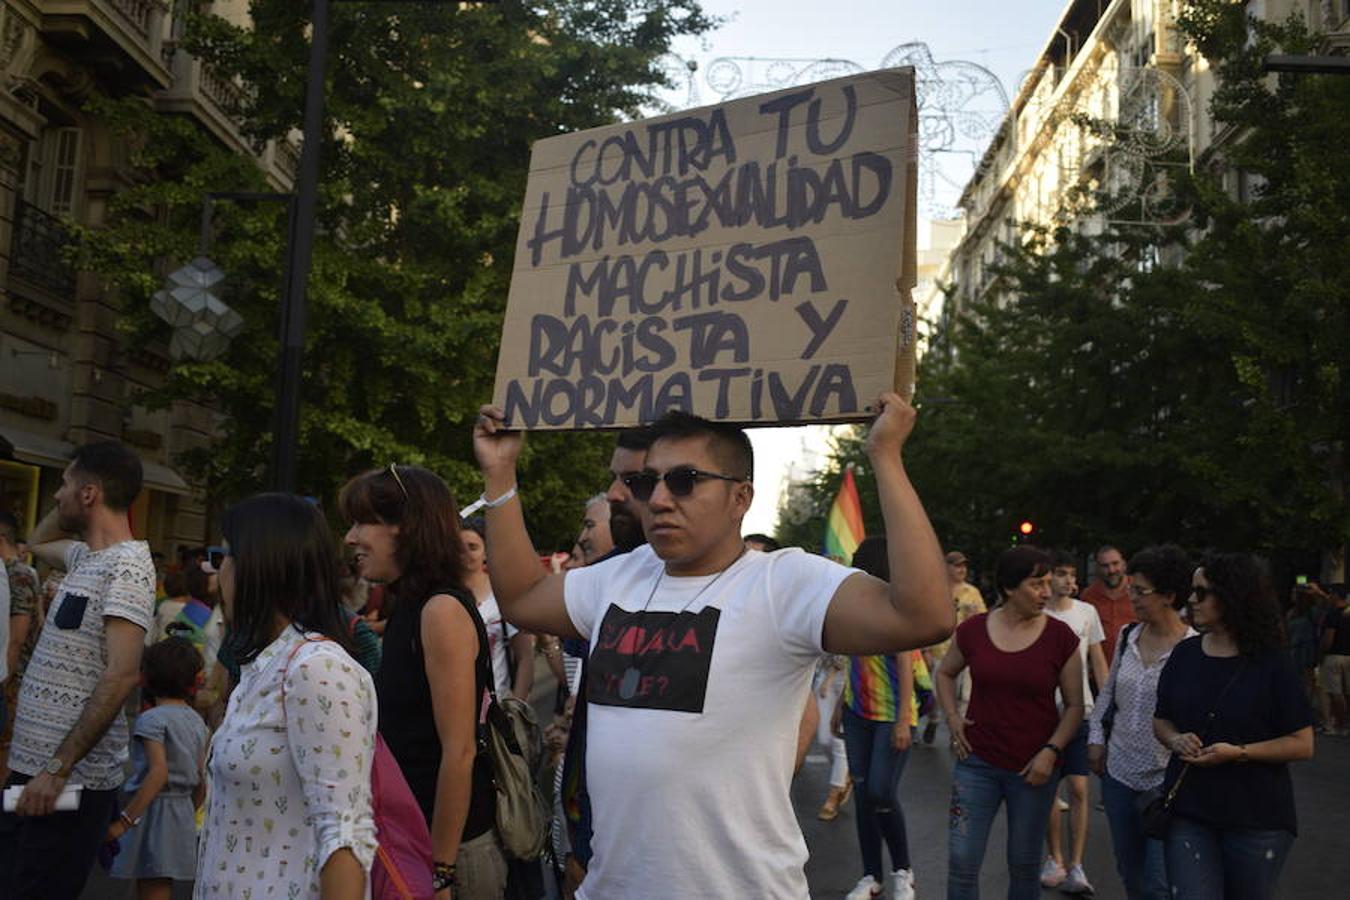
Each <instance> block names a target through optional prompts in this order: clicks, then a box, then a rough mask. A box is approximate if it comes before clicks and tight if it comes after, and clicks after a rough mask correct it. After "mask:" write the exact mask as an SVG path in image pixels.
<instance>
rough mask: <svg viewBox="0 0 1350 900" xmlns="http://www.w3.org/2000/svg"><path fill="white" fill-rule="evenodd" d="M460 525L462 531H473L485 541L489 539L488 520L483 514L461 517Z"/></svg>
mask: <svg viewBox="0 0 1350 900" xmlns="http://www.w3.org/2000/svg"><path fill="white" fill-rule="evenodd" d="M459 527H460V530H461V531H472V532H473V533H474V534H476V535H478V536H479V537H480V538H482V539H483V540H484V541H486V540H487V520H486V519H484V518H483V517H482V516H470V517H469V518H467V519H461V520H460V522H459Z"/></svg>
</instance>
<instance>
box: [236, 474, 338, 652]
mask: <svg viewBox="0 0 1350 900" xmlns="http://www.w3.org/2000/svg"><path fill="white" fill-rule="evenodd" d="M221 531H222V532H223V533H224V535H225V541H226V543H227V544H228V545H229V555H230V558H231V559H232V560H233V561H234V604H233V607H234V608H233V610H232V611H231V615H230V619H231V622H230V634H231V639H230V644H231V649H232V650H234V652H235V656H236V659H238V661H239V662H240V663H241V664H243V663H250V662H252V661H253V660H254V659H256V658H257V656H258V654H259V653H261V652H262V651H263V650H265V649H266V648H267V646H268V645H269V644H270V643H272V641H273V640H274V639H275V638H276V633H275V628H276V620H277V616H283V617H285V618H287V619H289V620H290V621H291V624H292V626H293V627H295V628H296V629H298V630H300V631H316V632H318V633H319V634H322V635H323V636H324V637H327V638H329V639H330V640H333V641H336V642H337V643H338V645H340V646H341V647H342V648H343V649H345V650H347V651H348V652H349V653H350V652H352V649H353V648H352V645H351V638H350V637H349V635H348V633H347V623H346V621H345V619H344V618H343V616H342V614H341V612H340V611H339V605H340V604H341V602H342V589H341V586H340V585H339V583H338V555H337V548H336V547H335V546H334V541H333V533H332V531H331V529H329V527H328V522H327V521H325V520H324V517H323V513H322V512H320V511H319V508H318V507H317V506H315V505H314V504H313V503H310V502H309V501H308V500H306V499H304V498H303V497H297V496H295V495H294V494H258V495H256V496H253V497H250V498H248V499H247V500H244V501H243V502H241V503H239V504H237V505H235V506H233V507H231V508H230V509H228V510H226V512H225V517H224V519H223V520H222V522H221Z"/></svg>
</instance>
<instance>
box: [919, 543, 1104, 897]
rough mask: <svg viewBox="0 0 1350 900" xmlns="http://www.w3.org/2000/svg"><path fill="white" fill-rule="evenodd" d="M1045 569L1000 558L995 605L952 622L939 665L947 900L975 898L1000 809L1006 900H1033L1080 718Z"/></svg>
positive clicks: (1079, 684) (1031, 551) (1009, 553)
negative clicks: (949, 767)
mask: <svg viewBox="0 0 1350 900" xmlns="http://www.w3.org/2000/svg"><path fill="white" fill-rule="evenodd" d="M1050 565H1051V557H1050V554H1048V553H1046V552H1045V551H1044V550H1041V549H1039V548H1036V547H1032V546H1030V545H1028V544H1023V545H1022V546H1020V547H1014V548H1012V549H1011V550H1006V551H1004V553H1003V555H1002V556H1000V557H999V560H998V566H997V568H996V569H995V574H994V577H995V580H996V583H997V585H998V590H999V594H1000V595H1001V598H1002V602H1001V603H1000V604H999V605H998V606H997V607H996V608H995V609H993V610H992V611H990V612H987V613H981V614H979V615H976V616H972V617H970V618H969V619H966V621H964V622H962V623H961V624H960V625H958V626H957V628H956V636H955V639H954V640H953V641H952V646H951V649H949V650H948V651H947V654H946V655H945V656H944V657H943V658H942V662H941V664H939V666H938V677H937V694H938V700H939V701H940V702H941V703H942V710H943V712H944V713H945V714H946V716H947V725H948V727H950V728H951V732H952V752H953V753H955V754H956V759H957V763H956V767H955V769H954V771H953V773H952V800H951V816H950V818H949V820H948V826H947V854H948V857H947V897H948V900H973V898H976V897H978V896H979V894H980V866H981V865H982V864H983V862H984V852H985V847H986V845H987V843H988V841H989V829H990V828H991V827H992V826H993V823H994V817H995V816H996V815H997V814H998V808H999V806H1000V805H1004V804H1006V805H1007V808H1008V898H1009V900H1036V898H1039V897H1040V896H1041V881H1040V871H1041V841H1042V838H1043V836H1044V834H1045V829H1046V825H1047V824H1048V823H1049V821H1050V804H1051V803H1053V802H1054V800H1055V786H1056V785H1057V784H1058V783H1059V775H1058V772H1059V764H1060V757H1061V756H1062V755H1063V753H1064V747H1065V746H1066V745H1067V744H1068V742H1069V741H1070V740H1071V739H1072V738H1073V736H1074V735H1075V734H1076V733H1077V732H1078V726H1079V725H1080V724H1081V723H1082V721H1083V662H1082V659H1081V657H1080V656H1079V653H1078V635H1077V634H1075V633H1074V631H1073V629H1072V628H1070V627H1069V626H1068V625H1065V624H1064V623H1063V622H1061V621H1060V620H1058V619H1056V618H1053V617H1051V616H1048V615H1046V612H1045V609H1046V606H1047V604H1048V603H1049V601H1050ZM967 666H969V668H970V682H971V684H970V706H969V707H968V708H967V710H966V714H965V715H964V716H963V715H962V714H961V712H960V709H959V708H958V706H957V696H956V677H957V676H958V675H960V674H961V672H962V671H963V670H964V669H965V668H966V667H967ZM1056 689H1058V690H1059V691H1060V693H1061V695H1062V697H1063V711H1062V712H1061V710H1060V706H1059V705H1058V704H1056V702H1055V691H1056Z"/></svg>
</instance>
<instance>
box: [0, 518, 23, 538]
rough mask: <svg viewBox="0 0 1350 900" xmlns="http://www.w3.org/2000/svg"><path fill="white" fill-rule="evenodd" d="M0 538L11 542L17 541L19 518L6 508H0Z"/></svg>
mask: <svg viewBox="0 0 1350 900" xmlns="http://www.w3.org/2000/svg"><path fill="white" fill-rule="evenodd" d="M0 538H4V539H5V540H7V541H9V542H10V543H11V544H17V543H18V542H19V520H18V518H17V517H16V516H15V515H14V513H12V512H9V511H8V510H0Z"/></svg>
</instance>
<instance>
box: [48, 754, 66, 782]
mask: <svg viewBox="0 0 1350 900" xmlns="http://www.w3.org/2000/svg"><path fill="white" fill-rule="evenodd" d="M42 771H44V772H46V773H47V774H48V775H52V776H54V777H57V778H60V777H63V776H64V775H65V773H66V764H65V763H63V762H62V761H61V757H59V756H53V757H52V758H51V759H49V760H47V764H46V765H45V766H43V767H42Z"/></svg>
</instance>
